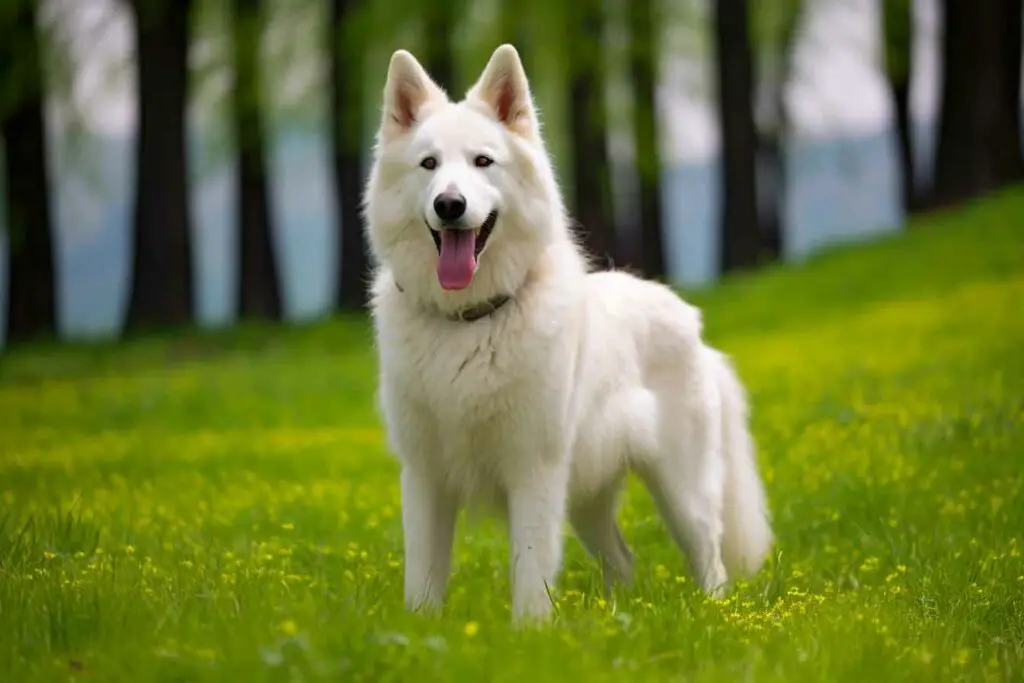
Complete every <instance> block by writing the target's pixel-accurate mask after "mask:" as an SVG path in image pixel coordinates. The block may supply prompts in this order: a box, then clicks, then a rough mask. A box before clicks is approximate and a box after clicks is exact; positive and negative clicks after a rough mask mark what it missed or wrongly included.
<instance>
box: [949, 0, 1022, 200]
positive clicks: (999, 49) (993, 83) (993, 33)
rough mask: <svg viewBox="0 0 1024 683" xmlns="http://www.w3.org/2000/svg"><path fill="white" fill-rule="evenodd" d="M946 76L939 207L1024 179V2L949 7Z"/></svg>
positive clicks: (957, 2) (957, 1) (956, 2)
mask: <svg viewBox="0 0 1024 683" xmlns="http://www.w3.org/2000/svg"><path fill="white" fill-rule="evenodd" d="M943 9H944V14H945V32H944V39H943V65H944V76H943V83H942V109H941V122H940V125H939V149H938V155H937V159H936V168H935V189H934V197H935V202H936V204H938V205H940V206H941V205H947V204H952V203H957V202H960V201H963V200H966V199H970V198H973V197H977V196H979V195H981V194H984V193H986V192H989V191H991V190H994V189H997V188H999V187H1001V186H1003V185H1005V184H1007V183H1010V182H1014V181H1016V180H1019V179H1021V178H1022V177H1024V160H1022V154H1021V125H1020V124H1021V120H1020V77H1021V2H1020V0H987V1H986V2H971V3H968V2H963V1H962V0H946V1H945V2H943Z"/></svg>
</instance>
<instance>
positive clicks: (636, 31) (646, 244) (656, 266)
mask: <svg viewBox="0 0 1024 683" xmlns="http://www.w3.org/2000/svg"><path fill="white" fill-rule="evenodd" d="M628 12H629V35H630V51H629V71H630V76H631V77H632V79H633V135H634V149H635V153H636V159H637V171H638V176H639V177H638V180H639V197H638V200H639V214H640V215H639V218H640V248H641V256H640V266H641V269H642V271H643V273H644V275H645V276H647V277H650V278H662V277H664V276H665V249H664V246H663V239H664V238H663V235H662V226H661V216H662V214H661V154H660V150H659V149H658V117H657V107H656V102H655V91H654V88H655V84H656V77H657V73H658V56H659V55H660V54H661V53H660V51H659V47H660V45H659V42H658V40H657V38H656V31H655V17H654V2H653V0H630V3H629V5H628Z"/></svg>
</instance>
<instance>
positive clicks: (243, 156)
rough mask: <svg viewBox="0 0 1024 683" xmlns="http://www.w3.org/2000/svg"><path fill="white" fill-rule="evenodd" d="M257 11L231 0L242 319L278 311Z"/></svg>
mask: <svg viewBox="0 0 1024 683" xmlns="http://www.w3.org/2000/svg"><path fill="white" fill-rule="evenodd" d="M263 12H264V7H263V0H233V4H232V50H233V52H232V56H233V64H234V70H235V87H234V89H233V90H232V94H231V97H232V102H231V106H232V117H233V120H234V125H235V131H236V135H237V140H238V155H237V158H236V163H237V173H238V189H237V192H238V194H237V195H236V201H237V202H238V204H237V206H238V221H239V224H238V226H239V227H238V229H239V247H240V258H239V270H240V278H239V288H238V314H239V316H240V317H242V318H266V319H270V320H278V319H280V318H281V316H282V307H281V289H280V284H279V280H280V278H279V275H278V266H277V258H276V254H275V250H274V239H273V230H272V226H271V217H270V197H269V190H268V187H267V184H268V179H267V161H266V130H265V126H264V117H263V106H264V103H263V84H262V74H261V73H260V47H261V44H262V37H263V27H264V16H263Z"/></svg>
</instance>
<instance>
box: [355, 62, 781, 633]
mask: <svg viewBox="0 0 1024 683" xmlns="http://www.w3.org/2000/svg"><path fill="white" fill-rule="evenodd" d="M478 154H487V155H489V156H490V157H492V158H493V159H494V160H495V162H496V163H495V164H494V165H493V166H490V167H487V168H478V167H476V166H475V165H474V164H473V161H472V160H473V158H474V157H475V156H476V155H478ZM427 155H433V156H435V158H437V159H438V162H439V163H438V166H437V168H436V169H434V170H432V171H431V170H425V169H423V168H421V167H420V165H419V164H420V160H421V159H422V158H423V157H424V156H427ZM451 188H455V189H457V190H458V191H459V192H461V193H462V194H463V195H464V196H465V197H466V200H467V220H469V221H476V222H482V221H483V220H484V217H486V215H487V214H488V213H489V212H490V211H491V210H492V209H496V210H497V211H498V212H499V219H498V221H497V225H496V227H495V229H494V231H493V233H492V235H491V237H490V240H489V241H488V242H487V245H486V248H485V249H484V251H483V252H482V254H481V255H480V259H479V266H478V270H477V271H476V273H475V275H474V277H473V279H472V282H471V283H470V285H469V286H468V287H466V288H465V289H463V290H456V291H446V290H444V289H442V288H441V287H440V285H439V284H438V279H437V275H436V273H435V264H436V263H437V259H438V255H437V250H436V247H435V244H434V242H433V239H432V238H431V236H430V233H429V230H437V229H439V222H438V221H437V217H436V215H434V213H433V209H432V202H433V198H434V197H435V196H436V195H437V194H438V193H439V192H441V191H442V190H445V189H451ZM365 216H366V219H367V231H368V238H369V241H370V244H371V246H372V252H373V255H374V258H375V261H376V265H377V268H376V272H375V275H374V281H373V288H372V298H373V301H372V312H373V319H374V323H375V329H376V340H377V347H378V351H379V360H380V387H379V389H380V391H379V399H380V405H381V409H382V411H383V415H384V419H385V421H386V424H387V432H388V439H389V443H390V446H391V447H392V449H393V450H394V451H395V452H396V454H397V456H398V458H399V459H400V461H401V463H402V476H401V483H402V506H403V524H404V535H405V562H406V568H405V599H406V603H407V605H408V606H409V607H410V608H421V607H425V608H439V607H440V605H441V603H442V602H443V597H444V593H445V587H446V583H447V580H448V575H449V570H450V556H451V546H452V536H453V530H454V526H455V519H456V515H457V513H458V510H459V509H460V508H461V507H463V506H466V505H471V504H475V503H480V502H486V503H490V504H496V505H498V506H500V507H501V508H503V509H504V511H506V512H507V515H508V521H509V530H510V536H511V544H510V545H511V556H510V561H511V568H512V590H513V595H512V607H513V615H514V617H515V618H516V619H517V620H520V619H523V618H531V617H533V618H544V617H547V616H548V615H549V613H550V612H551V600H550V596H549V591H552V590H553V589H554V584H555V580H556V576H557V573H558V570H559V566H560V563H561V556H562V522H563V520H564V519H568V520H569V521H571V523H572V525H573V527H574V529H575V531H576V533H577V535H578V536H579V538H580V539H581V541H582V542H583V543H584V545H585V546H586V547H587V548H588V550H589V551H590V552H591V553H592V554H593V555H594V556H596V557H597V558H599V559H600V562H601V564H602V567H603V569H604V570H605V572H606V576H607V577H608V580H611V578H613V577H616V576H617V577H618V578H620V579H623V580H625V581H627V582H628V581H629V579H630V577H631V574H632V566H633V558H632V553H631V551H630V549H629V547H628V546H627V545H626V543H625V541H624V540H623V537H622V533H621V531H620V529H619V526H618V523H617V521H616V507H617V498H618V494H619V491H620V489H621V486H622V483H623V481H624V478H625V476H626V474H627V472H629V471H633V472H635V473H636V474H638V475H639V476H640V478H641V479H642V480H643V481H644V483H645V484H646V486H647V488H648V489H649V491H650V492H651V494H652V496H653V498H654V500H655V501H656V503H657V506H658V509H659V511H660V512H661V515H662V517H663V518H664V520H665V522H666V523H667V525H668V527H669V529H670V531H671V533H672V536H673V537H674V539H675V541H676V542H677V543H678V545H679V546H680V548H682V549H684V550H685V551H686V553H687V554H688V555H689V558H690V561H691V564H692V567H693V569H694V572H695V574H696V576H697V578H698V580H699V582H700V584H701V586H702V587H703V588H705V589H706V590H707V591H709V592H711V593H718V592H719V591H720V590H721V588H722V587H723V586H724V584H725V583H726V581H727V579H728V578H729V577H730V576H731V575H733V574H751V573H754V572H756V571H758V569H759V568H760V567H761V565H762V563H763V561H764V559H765V557H766V555H767V553H768V551H769V549H770V545H771V542H772V533H771V529H770V527H769V523H768V513H767V506H766V501H765V495H764V491H763V488H762V485H761V481H760V478H759V475H758V472H757V469H756V464H755V459H754V452H753V443H752V440H751V438H750V435H749V433H748V430H747V407H746V397H745V394H744V391H743V388H742V386H741V384H740V382H739V379H738V378H737V377H736V375H735V373H734V372H733V370H732V368H731V367H730V365H729V364H728V361H727V360H726V359H725V358H724V357H723V356H722V355H721V354H719V353H718V352H717V351H714V350H712V349H710V348H709V347H707V346H706V345H705V344H704V343H703V341H702V338H701V316H700V312H699V311H698V310H697V309H696V308H694V307H692V306H690V305H688V304H687V303H685V302H684V301H682V300H681V299H680V298H679V297H678V296H677V295H676V294H675V293H674V292H673V291H672V290H670V289H669V288H668V287H665V286H662V285H660V284H656V283H653V282H650V281H645V280H642V279H639V278H636V277H633V276H631V275H628V274H625V273H622V272H602V273H592V272H589V268H588V264H587V261H586V259H585V258H584V257H583V255H582V252H581V250H580V248H579V247H578V245H577V244H576V243H575V241H574V239H573V238H572V236H571V234H570V232H569V228H568V221H567V219H566V215H565V211H564V208H563V203H562V199H561V197H560V195H559V191H558V186H557V183H556V182H555V175H554V171H553V169H552V166H551V163H550V161H549V157H548V154H547V152H546V150H545V145H544V142H543V140H542V138H541V134H540V127H539V123H538V119H537V115H536V111H535V108H534V105H533V101H532V97H531V95H530V90H529V85H528V82H527V78H526V75H525V73H524V71H523V68H522V64H521V62H520V60H519V56H518V54H517V53H516V51H515V49H514V48H512V47H511V46H509V45H504V46H501V47H499V48H498V49H497V50H496V51H495V52H494V55H493V56H492V57H491V60H490V61H489V62H488V64H487V66H486V68H485V70H484V72H483V74H482V76H481V77H480V80H479V81H478V82H477V84H476V85H474V86H473V88H472V89H471V90H470V91H469V93H468V94H467V96H466V98H465V99H464V100H463V101H462V102H458V103H453V102H451V101H449V99H448V97H447V95H446V94H445V93H444V92H443V91H441V89H440V88H438V87H437V86H436V85H435V84H434V83H433V82H432V81H431V80H430V78H429V76H428V75H427V74H426V73H425V72H424V70H423V68H422V67H421V66H420V65H419V63H418V62H417V61H416V60H415V58H414V57H413V56H412V55H411V54H409V53H408V52H405V51H402V50H399V51H398V52H396V53H395V54H394V55H393V57H392V59H391V64H390V67H389V70H388V78H387V84H386V85H385V89H384V111H383V120H382V122H381V129H380V133H379V136H378V144H377V147H376V150H375V159H374V163H373V169H372V172H371V174H370V178H369V180H368V183H367V188H366V194H365ZM498 294H509V295H511V296H512V297H513V299H512V301H510V302H509V303H508V304H506V305H505V306H504V307H502V308H500V309H499V310H498V311H496V312H495V313H494V314H493V315H491V316H490V317H486V318H483V319H480V320H477V321H474V322H463V321H453V320H451V319H449V317H448V316H446V315H445V314H447V313H451V312H454V311H458V310H459V309H462V308H465V307H467V306H469V305H472V304H475V303H479V302H481V301H485V300H487V299H489V298H491V297H493V296H495V295H498ZM727 571H728V573H727Z"/></svg>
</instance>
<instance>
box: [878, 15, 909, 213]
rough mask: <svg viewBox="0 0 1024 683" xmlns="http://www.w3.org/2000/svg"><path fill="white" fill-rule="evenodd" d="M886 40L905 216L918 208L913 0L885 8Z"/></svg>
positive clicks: (889, 83)
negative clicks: (912, 106) (912, 108)
mask: <svg viewBox="0 0 1024 683" xmlns="http://www.w3.org/2000/svg"><path fill="white" fill-rule="evenodd" d="M881 14H882V21H883V26H882V28H883V35H884V36H885V41H884V47H885V72H886V77H887V81H888V85H889V97H890V99H891V100H892V107H893V113H894V123H895V128H896V130H895V132H896V143H897V147H896V149H897V154H898V156H899V165H900V197H901V202H902V204H903V211H904V213H911V212H912V211H914V210H915V209H916V208H917V194H916V193H917V182H916V181H917V178H916V171H915V167H914V148H913V140H912V138H911V135H912V127H913V119H912V118H911V113H910V90H911V78H912V77H913V67H912V56H913V25H914V16H913V4H912V0H890V1H889V2H886V3H885V4H884V7H883V8H882V13H881Z"/></svg>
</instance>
